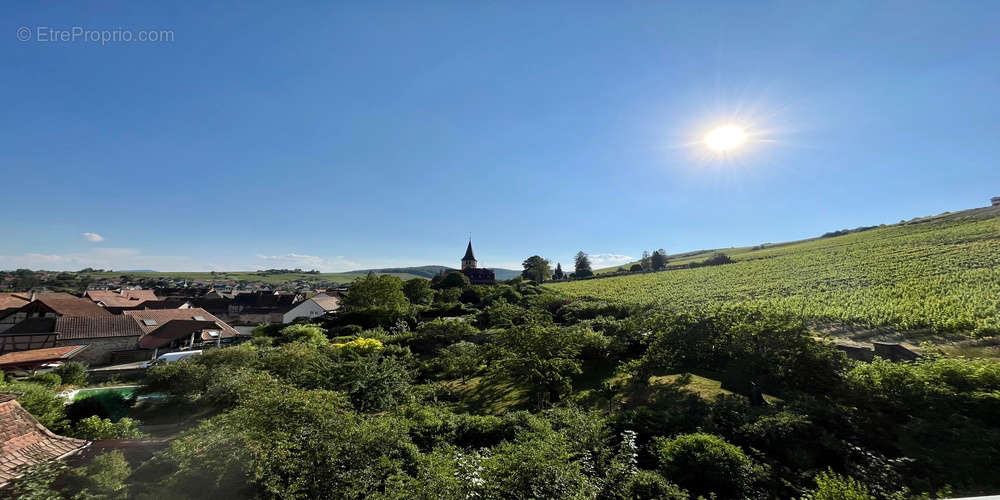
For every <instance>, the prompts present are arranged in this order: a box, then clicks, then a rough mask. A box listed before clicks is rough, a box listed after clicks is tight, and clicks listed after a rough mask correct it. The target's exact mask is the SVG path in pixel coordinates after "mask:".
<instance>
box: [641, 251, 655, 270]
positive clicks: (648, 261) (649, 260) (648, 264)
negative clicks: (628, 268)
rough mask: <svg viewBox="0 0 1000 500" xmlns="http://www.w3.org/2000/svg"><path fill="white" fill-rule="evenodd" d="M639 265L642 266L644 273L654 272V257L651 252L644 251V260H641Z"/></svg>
mask: <svg viewBox="0 0 1000 500" xmlns="http://www.w3.org/2000/svg"><path fill="white" fill-rule="evenodd" d="M639 265H640V266H642V270H643V271H652V270H653V257H652V255H650V253H649V250H643V251H642V258H641V259H639Z"/></svg>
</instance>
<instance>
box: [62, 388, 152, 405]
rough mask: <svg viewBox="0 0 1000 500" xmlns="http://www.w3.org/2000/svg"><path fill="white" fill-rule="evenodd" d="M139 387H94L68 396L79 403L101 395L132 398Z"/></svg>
mask: <svg viewBox="0 0 1000 500" xmlns="http://www.w3.org/2000/svg"><path fill="white" fill-rule="evenodd" d="M138 388H139V386H137V385H121V386H116V387H94V388H92V389H79V390H76V391H73V392H71V393H69V394H68V395H67V398H66V399H68V400H69V401H79V400H81V399H84V398H89V397H93V396H97V395H99V394H118V395H120V396H122V397H123V398H126V399H128V398H131V397H132V396H133V395H135V391H136V389H138Z"/></svg>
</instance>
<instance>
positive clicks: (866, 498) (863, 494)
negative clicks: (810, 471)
mask: <svg viewBox="0 0 1000 500" xmlns="http://www.w3.org/2000/svg"><path fill="white" fill-rule="evenodd" d="M803 500H875V496H873V495H872V494H871V493H870V492H869V491H868V488H867V487H865V485H863V484H861V483H860V482H858V481H857V480H856V479H854V478H852V477H844V476H841V475H839V474H835V473H834V472H833V471H830V470H828V471H826V472H821V473H819V474H818V475H817V476H816V489H814V490H811V491H810V492H809V493H808V494H807V495H806V496H804V497H803Z"/></svg>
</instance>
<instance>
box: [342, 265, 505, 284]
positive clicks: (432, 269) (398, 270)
mask: <svg viewBox="0 0 1000 500" xmlns="http://www.w3.org/2000/svg"><path fill="white" fill-rule="evenodd" d="M488 269H489V270H491V271H493V274H495V275H496V277H497V280H499V281H504V280H509V279H514V278H516V277H518V276H520V275H521V271H514V270H512V269H501V268H499V267H490V268H488ZM441 271H457V269H455V268H453V267H448V266H416V267H387V268H382V269H361V270H358V271H348V272H347V273H344V274H368V273H369V272H373V273H375V274H412V275H414V276H420V277H421V278H427V279H431V278H433V277H434V276H435V275H437V274H438V273H440V272H441Z"/></svg>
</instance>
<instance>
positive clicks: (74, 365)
mask: <svg viewBox="0 0 1000 500" xmlns="http://www.w3.org/2000/svg"><path fill="white" fill-rule="evenodd" d="M52 373H55V374H56V375H59V377H60V378H62V383H64V384H69V385H87V367H86V365H84V364H83V363H80V362H77V361H70V362H69V363H63V364H62V365H59V367H58V368H56V369H55V370H52Z"/></svg>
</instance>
